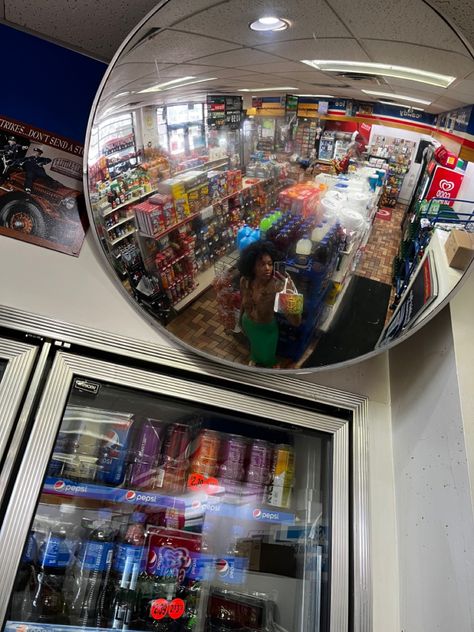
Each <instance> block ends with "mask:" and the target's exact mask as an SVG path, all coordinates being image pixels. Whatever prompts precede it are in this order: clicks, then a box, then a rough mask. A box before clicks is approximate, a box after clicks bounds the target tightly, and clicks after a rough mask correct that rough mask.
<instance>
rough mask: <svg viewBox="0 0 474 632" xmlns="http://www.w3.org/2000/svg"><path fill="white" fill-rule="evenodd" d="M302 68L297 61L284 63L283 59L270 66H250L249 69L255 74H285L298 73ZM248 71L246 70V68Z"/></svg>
mask: <svg viewBox="0 0 474 632" xmlns="http://www.w3.org/2000/svg"><path fill="white" fill-rule="evenodd" d="M302 68H304V66H302V65H301V63H300V62H297V61H285V60H284V59H282V60H280V61H277V62H274V63H272V64H252V66H251V67H250V69H251V70H252V71H255V72H271V73H283V72H284V73H287V74H292V73H295V72H300V71H301V69H302ZM247 70H248V68H247Z"/></svg>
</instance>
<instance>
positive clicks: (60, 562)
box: [23, 522, 70, 625]
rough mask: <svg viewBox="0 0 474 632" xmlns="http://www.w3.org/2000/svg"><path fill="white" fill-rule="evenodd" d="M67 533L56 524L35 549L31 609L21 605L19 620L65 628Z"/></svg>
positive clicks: (58, 523)
mask: <svg viewBox="0 0 474 632" xmlns="http://www.w3.org/2000/svg"><path fill="white" fill-rule="evenodd" d="M66 538H67V530H66V529H65V527H64V525H62V524H61V523H60V522H56V523H54V524H53V525H52V527H51V528H50V530H49V532H48V533H47V535H46V538H45V540H44V542H43V544H42V545H41V547H40V549H39V554H38V575H37V577H36V587H35V593H34V595H33V598H32V600H31V606H30V605H29V604H28V603H26V596H25V602H24V607H23V617H24V620H26V621H34V622H35V623H55V624H63V625H67V624H68V623H69V620H68V616H67V604H66V600H65V597H64V580H65V575H66V571H67V568H68V564H69V559H70V553H69V548H68V545H67V542H66Z"/></svg>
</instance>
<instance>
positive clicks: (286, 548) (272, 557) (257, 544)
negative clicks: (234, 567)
mask: <svg viewBox="0 0 474 632" xmlns="http://www.w3.org/2000/svg"><path fill="white" fill-rule="evenodd" d="M238 550H239V554H240V555H242V556H243V557H247V558H248V560H249V570H250V571H260V572H261V573H273V574H274V575H284V576H286V577H296V554H295V549H294V547H293V546H291V545H284V544H269V543H267V542H262V541H261V540H256V539H255V540H254V539H248V540H247V539H246V540H239V542H238Z"/></svg>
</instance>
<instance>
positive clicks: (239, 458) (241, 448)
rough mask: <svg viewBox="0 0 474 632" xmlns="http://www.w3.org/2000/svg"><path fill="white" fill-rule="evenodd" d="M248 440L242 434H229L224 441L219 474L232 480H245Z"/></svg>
mask: <svg viewBox="0 0 474 632" xmlns="http://www.w3.org/2000/svg"><path fill="white" fill-rule="evenodd" d="M246 452H247V441H246V440H245V438H244V437H241V436H240V435H233V434H231V435H227V436H226V437H225V438H224V439H223V441H222V451H221V458H220V461H221V463H220V467H219V476H220V477H222V478H225V479H227V480H231V481H236V482H238V481H243V480H244V475H245V470H244V462H245V455H246Z"/></svg>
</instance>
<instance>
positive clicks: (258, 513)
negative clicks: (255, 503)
mask: <svg viewBox="0 0 474 632" xmlns="http://www.w3.org/2000/svg"><path fill="white" fill-rule="evenodd" d="M252 515H253V517H254V518H260V517H261V515H262V510H261V509H254V510H253V512H252Z"/></svg>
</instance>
